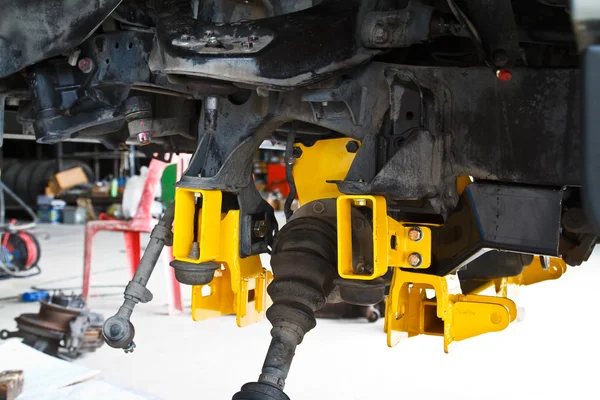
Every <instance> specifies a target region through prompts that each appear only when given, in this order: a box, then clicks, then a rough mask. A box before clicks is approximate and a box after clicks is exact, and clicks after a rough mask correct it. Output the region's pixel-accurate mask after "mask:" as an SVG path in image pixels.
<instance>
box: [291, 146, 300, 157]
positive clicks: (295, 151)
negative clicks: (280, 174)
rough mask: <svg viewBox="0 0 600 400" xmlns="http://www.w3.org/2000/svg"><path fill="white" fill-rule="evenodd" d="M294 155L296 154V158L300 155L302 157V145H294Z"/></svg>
mask: <svg viewBox="0 0 600 400" xmlns="http://www.w3.org/2000/svg"><path fill="white" fill-rule="evenodd" d="M292 156H294V158H300V157H302V149H301V148H300V147H294V150H293V152H292Z"/></svg>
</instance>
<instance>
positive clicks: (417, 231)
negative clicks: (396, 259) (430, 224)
mask: <svg viewBox="0 0 600 400" xmlns="http://www.w3.org/2000/svg"><path fill="white" fill-rule="evenodd" d="M408 238H409V239H410V240H412V241H413V242H418V241H419V240H421V239H423V231H422V230H421V228H418V227H413V228H410V229H409V231H408Z"/></svg>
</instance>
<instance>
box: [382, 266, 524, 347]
mask: <svg viewBox="0 0 600 400" xmlns="http://www.w3.org/2000/svg"><path fill="white" fill-rule="evenodd" d="M448 279H449V278H448V277H440V276H434V275H426V274H422V273H415V272H406V271H402V270H400V269H396V270H394V277H393V279H392V285H391V287H390V295H389V297H388V300H387V305H386V311H385V331H386V333H387V340H388V346H390V347H392V346H395V345H396V344H398V342H399V341H400V340H402V339H404V338H408V337H412V336H416V335H420V334H425V335H435V336H443V337H444V351H445V352H446V353H447V352H448V351H449V348H450V345H451V344H452V343H453V342H456V341H461V340H465V339H468V338H471V337H474V336H477V335H481V334H483V333H488V332H498V331H501V330H503V329H505V328H506V327H508V325H509V323H510V322H513V321H514V320H515V319H516V318H517V306H516V305H515V303H514V302H513V301H512V300H510V299H507V298H502V297H493V296H479V295H462V294H450V293H449V291H448V282H447V280H448ZM427 289H433V290H434V291H435V297H432V298H428V297H427Z"/></svg>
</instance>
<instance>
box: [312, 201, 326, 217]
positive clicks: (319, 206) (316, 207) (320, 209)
mask: <svg viewBox="0 0 600 400" xmlns="http://www.w3.org/2000/svg"><path fill="white" fill-rule="evenodd" d="M312 209H313V211H314V212H315V213H316V214H323V213H324V212H325V204H323V202H321V201H315V202H314V203H313V206H312Z"/></svg>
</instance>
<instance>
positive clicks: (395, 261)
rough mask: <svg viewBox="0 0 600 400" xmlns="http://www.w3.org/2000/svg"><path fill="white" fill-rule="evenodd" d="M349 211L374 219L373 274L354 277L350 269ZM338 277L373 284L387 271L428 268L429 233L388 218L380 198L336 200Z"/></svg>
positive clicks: (343, 196)
mask: <svg viewBox="0 0 600 400" xmlns="http://www.w3.org/2000/svg"><path fill="white" fill-rule="evenodd" d="M352 207H367V208H370V209H371V211H372V215H373V221H372V222H373V272H372V273H371V274H369V275H362V274H357V273H356V272H355V271H354V268H353V265H352V259H353V257H352V231H353V219H352ZM336 208H337V239H338V273H339V275H340V277H342V278H344V279H357V280H372V279H375V278H378V277H380V276H382V275H384V274H385V273H386V272H387V270H388V267H402V268H415V269H424V268H429V266H430V265H431V230H430V229H429V228H427V227H425V226H416V225H414V224H409V223H402V222H398V221H396V220H394V219H393V218H391V217H389V216H388V215H387V206H386V200H385V197H383V196H368V195H365V196H362V195H360V196H356V195H342V196H339V197H338V198H337V204H336Z"/></svg>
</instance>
